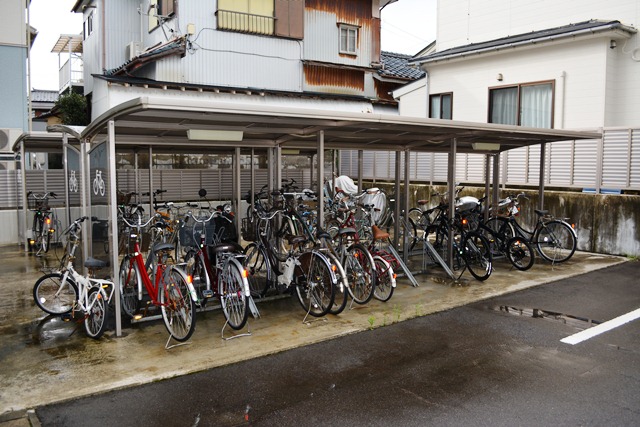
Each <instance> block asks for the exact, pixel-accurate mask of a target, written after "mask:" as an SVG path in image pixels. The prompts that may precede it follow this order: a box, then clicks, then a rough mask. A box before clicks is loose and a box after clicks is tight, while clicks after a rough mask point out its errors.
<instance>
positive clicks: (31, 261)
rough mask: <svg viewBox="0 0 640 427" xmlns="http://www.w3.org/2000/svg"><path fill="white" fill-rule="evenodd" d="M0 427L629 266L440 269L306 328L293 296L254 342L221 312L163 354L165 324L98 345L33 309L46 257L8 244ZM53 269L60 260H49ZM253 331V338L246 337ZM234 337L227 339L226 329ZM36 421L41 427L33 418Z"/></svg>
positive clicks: (131, 330)
mask: <svg viewBox="0 0 640 427" xmlns="http://www.w3.org/2000/svg"><path fill="white" fill-rule="evenodd" d="M0 256H2V258H3V260H4V262H3V263H2V265H1V266H0V272H1V277H2V278H3V279H4V280H3V284H2V286H0V296H1V298H0V354H1V355H2V357H1V359H2V369H1V370H0V382H1V384H2V385H3V386H2V390H1V391H0V426H3V427H5V426H9V425H11V426H21V425H29V423H30V421H29V418H28V413H27V410H28V409H30V408H34V407H37V406H39V405H43V404H48V403H54V402H60V401H64V400H69V399H74V398H76V397H79V396H84V395H89V394H94V393H101V392H104V391H107V390H113V389H118V388H124V387H129V386H133V385H138V384H143V383H148V382H152V381H157V380H160V379H164V378H170V377H174V376H179V375H185V374H189V373H193V372H197V371H202V370H205V369H209V368H213V367H217V366H222V365H226V364H231V363H235V362H239V361H242V360H247V359H251V358H256V357H261V356H264V355H267V354H271V353H276V352H280V351H284V350H287V349H291V348H295V347H299V346H303V345H308V344H312V343H315V342H320V341H324V340H329V339H332V338H335V337H338V336H341V335H346V334H352V333H357V332H360V331H364V330H367V329H369V328H377V327H383V326H385V325H390V324H392V323H397V322H402V321H404V320H408V319H411V318H414V317H417V316H425V315H428V314H431V313H435V312H439V311H444V310H448V309H451V308H453V307H457V306H461V305H465V304H468V303H471V302H475V301H479V300H482V299H486V298H490V297H493V296H498V295H502V294H506V293H510V292H515V291H518V290H521V289H526V288H529V287H533V286H537V285H539V284H543V283H549V282H552V281H555V280H559V279H562V278H566V277H571V276H576V275H579V274H584V273H588V272H590V271H594V270H597V269H601V268H605V267H608V266H610V265H614V264H617V263H620V262H624V261H625V259H624V258H620V257H614V256H606V255H599V254H590V253H580V252H578V253H576V255H575V256H574V258H573V259H572V260H571V261H569V262H568V263H565V264H558V265H550V264H546V263H542V262H541V261H540V260H539V259H537V260H536V265H535V266H534V267H533V268H532V269H531V270H529V271H526V272H520V271H515V270H511V269H510V268H509V265H508V264H506V263H505V262H503V261H497V262H496V263H495V270H494V273H493V274H492V276H491V277H490V278H489V279H488V280H487V281H486V282H478V281H476V280H474V279H473V278H472V277H471V276H470V275H469V274H468V273H465V274H464V275H463V276H462V280H460V281H458V282H453V281H452V280H450V279H448V278H446V277H445V276H444V275H443V274H442V270H441V269H439V268H433V269H431V270H430V273H428V274H420V275H417V276H416V278H417V279H418V282H419V284H420V286H419V287H417V288H415V287H412V286H410V284H409V282H408V281H407V280H406V279H403V278H401V279H399V281H398V288H397V289H396V292H395V293H394V295H393V298H392V299H391V300H390V301H389V302H387V303H381V302H379V301H375V300H372V301H371V302H370V303H369V304H367V305H364V306H357V305H355V306H353V307H352V308H351V309H350V310H349V309H348V310H345V312H343V313H342V314H341V315H339V316H328V317H326V318H324V319H321V320H316V319H312V320H313V321H312V322H309V323H303V322H302V319H303V318H304V312H303V310H302V309H301V307H300V306H299V304H298V302H297V301H296V300H294V299H292V298H281V299H275V300H271V301H265V302H260V303H258V308H259V310H260V313H261V318H259V319H250V320H249V331H250V332H251V336H246V337H238V338H236V339H231V340H224V339H222V337H221V328H222V326H223V324H224V317H223V315H222V313H221V312H220V311H219V310H214V311H209V312H203V313H199V314H198V317H197V325H196V331H195V333H194V335H193V337H192V338H191V340H190V342H189V343H188V344H187V345H182V346H178V347H174V348H172V349H169V350H167V349H165V343H166V341H167V336H168V335H167V332H166V330H165V328H164V325H163V324H162V322H161V321H152V322H143V323H138V324H135V325H133V326H131V327H127V328H125V329H124V330H123V332H124V334H123V336H122V337H115V333H114V332H113V331H108V332H107V333H106V334H105V336H104V337H103V338H102V339H101V340H99V341H94V340H91V339H89V338H87V337H86V336H85V335H84V329H83V328H82V327H81V326H80V327H78V325H75V324H73V323H70V322H64V321H62V320H61V319H59V318H53V317H47V316H45V315H44V313H43V312H41V311H40V309H39V308H37V307H36V306H35V304H34V303H33V298H32V287H33V283H34V282H35V280H36V279H37V278H38V277H39V276H40V275H41V274H42V273H41V271H40V268H41V267H42V261H43V260H42V259H40V258H37V257H34V256H32V255H28V254H25V253H24V252H22V251H21V250H20V249H19V248H17V247H14V246H11V247H4V248H0ZM49 258H50V261H51V262H53V261H54V260H55V258H54V257H53V254H52V255H49ZM244 332H247V331H244ZM225 335H226V336H229V335H230V331H225ZM31 423H37V418H36V417H31Z"/></svg>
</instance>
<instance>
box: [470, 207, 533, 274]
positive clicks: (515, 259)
mask: <svg viewBox="0 0 640 427" xmlns="http://www.w3.org/2000/svg"><path fill="white" fill-rule="evenodd" d="M475 200H476V201H475V202H474V203H475V204H473V206H472V207H471V208H470V209H468V210H466V211H464V212H460V216H461V218H462V225H463V227H469V228H470V229H471V230H474V231H477V232H480V233H482V234H483V235H484V236H485V237H486V238H487V240H488V241H489V245H490V249H491V254H492V256H493V257H494V259H495V257H496V256H501V255H502V256H505V257H506V258H507V260H508V261H509V262H510V263H511V265H512V266H513V267H515V268H516V269H518V270H521V271H525V270H528V269H530V268H531V267H533V264H534V263H535V254H534V251H533V247H532V246H531V244H530V243H529V241H528V240H527V239H525V238H523V237H522V236H516V235H515V233H513V232H509V230H511V231H513V230H512V229H509V228H508V227H505V228H504V229H502V230H501V229H500V227H498V228H497V229H496V228H493V227H492V226H491V224H495V223H489V224H485V223H484V222H483V221H482V213H483V212H484V206H483V203H484V200H485V198H484V197H483V198H481V199H475Z"/></svg>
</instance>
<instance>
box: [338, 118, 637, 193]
mask: <svg viewBox="0 0 640 427" xmlns="http://www.w3.org/2000/svg"><path fill="white" fill-rule="evenodd" d="M546 151H547V155H546V161H545V179H544V183H545V186H550V187H563V188H572V189H580V190H584V191H590V192H591V191H594V192H607V193H617V192H621V191H629V190H631V191H639V190H640V129H628V128H627V129H619V128H616V129H605V130H604V132H603V139H602V140H582V141H563V142H554V143H551V144H548V145H547V148H546ZM485 164H486V162H485V156H484V155H481V154H466V153H458V155H457V156H456V181H458V182H465V183H478V184H480V183H484V177H485ZM410 165H411V166H410V168H411V170H410V174H409V177H410V179H411V180H412V181H416V182H446V181H447V165H448V154H446V153H411V159H410ZM401 168H402V169H401V171H400V174H401V175H400V176H404V160H403V161H401ZM362 170H363V178H364V179H367V180H379V181H386V180H394V179H395V154H394V153H393V152H383V151H365V152H363V165H362ZM340 173H342V174H344V175H349V176H352V177H356V176H357V174H358V152H357V151H342V152H341V156H340ZM539 176H540V146H539V145H538V146H531V147H523V148H518V149H514V150H509V151H507V152H504V153H502V154H501V158H500V182H501V183H503V184H504V185H507V186H518V185H523V186H537V185H538V183H539Z"/></svg>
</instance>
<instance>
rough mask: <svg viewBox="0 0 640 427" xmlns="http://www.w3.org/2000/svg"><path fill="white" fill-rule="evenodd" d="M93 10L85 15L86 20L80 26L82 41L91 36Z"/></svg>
mask: <svg viewBox="0 0 640 427" xmlns="http://www.w3.org/2000/svg"><path fill="white" fill-rule="evenodd" d="M93 15H94V13H93V10H92V11H91V12H89V14H88V15H87V19H85V20H84V23H83V24H82V40H86V39H88V38H89V36H91V34H93Z"/></svg>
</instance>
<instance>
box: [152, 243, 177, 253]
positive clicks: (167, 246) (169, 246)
mask: <svg viewBox="0 0 640 427" xmlns="http://www.w3.org/2000/svg"><path fill="white" fill-rule="evenodd" d="M172 250H173V243H158V244H157V245H154V247H153V251H154V252H160V251H172Z"/></svg>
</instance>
